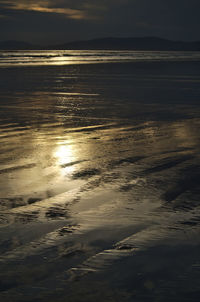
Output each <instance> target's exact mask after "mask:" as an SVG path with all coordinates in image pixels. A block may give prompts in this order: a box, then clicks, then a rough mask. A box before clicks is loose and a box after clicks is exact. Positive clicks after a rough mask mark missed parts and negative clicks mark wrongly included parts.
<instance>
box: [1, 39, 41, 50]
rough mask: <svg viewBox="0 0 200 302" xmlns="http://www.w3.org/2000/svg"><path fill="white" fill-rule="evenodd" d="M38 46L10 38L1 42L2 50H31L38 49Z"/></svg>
mask: <svg viewBox="0 0 200 302" xmlns="http://www.w3.org/2000/svg"><path fill="white" fill-rule="evenodd" d="M36 48H37V46H35V45H32V44H30V43H27V42H23V41H12V40H9V41H3V42H0V49H1V50H29V49H36Z"/></svg>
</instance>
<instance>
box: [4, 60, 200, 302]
mask: <svg viewBox="0 0 200 302" xmlns="http://www.w3.org/2000/svg"><path fill="white" fill-rule="evenodd" d="M199 67H200V63H199V62H198V60H197V61H195V62H192V61H191V62H153V61H150V62H147V61H145V62H136V63H131V62H129V63H118V64H117V63H115V64H91V65H89V64H88V65H86V64H83V65H70V66H49V67H48V66H46V67H45V66H40V67H21V68H18V67H17V68H10V67H9V68H1V70H0V77H1V82H0V89H1V90H0V91H1V92H0V96H1V103H0V108H1V112H0V128H1V134H0V142H1V145H0V149H1V155H0V186H1V187H0V188H1V196H0V208H1V212H0V222H1V225H0V262H1V263H0V264H1V270H0V275H1V278H0V280H1V281H0V289H1V293H0V296H1V297H2V300H3V301H20V302H21V301H27V302H28V301H94V300H97V301H199V297H200V292H199V280H200V279H199V277H200V271H199V268H200V256H199V251H200V239H199V238H200V237H199V230H200V229H199V226H200V207H199V197H200V190H199V187H200V186H199V184H200V170H199V165H200V157H199V149H200V139H199V126H200V111H199V97H200V86H199V82H200V68H199Z"/></svg>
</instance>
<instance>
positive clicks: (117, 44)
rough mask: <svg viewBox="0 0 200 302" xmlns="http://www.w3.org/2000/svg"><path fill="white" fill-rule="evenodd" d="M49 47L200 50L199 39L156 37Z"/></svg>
mask: <svg viewBox="0 0 200 302" xmlns="http://www.w3.org/2000/svg"><path fill="white" fill-rule="evenodd" d="M49 49H91V50H92V49H105V50H109V49H110V50H112V49H113V50H200V41H197V42H182V41H171V40H166V39H161V38H156V37H144V38H102V39H93V40H87V41H77V42H71V43H66V44H60V45H56V46H55V45H54V46H50V47H49Z"/></svg>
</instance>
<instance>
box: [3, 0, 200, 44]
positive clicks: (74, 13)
mask: <svg viewBox="0 0 200 302" xmlns="http://www.w3.org/2000/svg"><path fill="white" fill-rule="evenodd" d="M199 11H200V1H199V0H162V1H161V0H85V1H83V0H0V39H1V40H5V39H23V40H27V41H33V42H38V43H59V42H65V41H69V40H77V39H89V38H94V37H103V36H160V37H165V38H169V39H180V40H181V39H182V40H198V39H200V36H199V32H200V18H199Z"/></svg>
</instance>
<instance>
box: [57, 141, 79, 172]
mask: <svg viewBox="0 0 200 302" xmlns="http://www.w3.org/2000/svg"><path fill="white" fill-rule="evenodd" d="M54 157H55V158H56V161H57V165H59V166H65V165H66V167H64V170H63V169H61V173H63V172H64V174H66V172H67V173H71V172H72V171H73V170H74V166H70V163H72V162H74V161H76V157H75V154H74V149H73V145H58V146H57V147H56V149H55V152H54ZM62 171H63V172H62Z"/></svg>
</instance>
